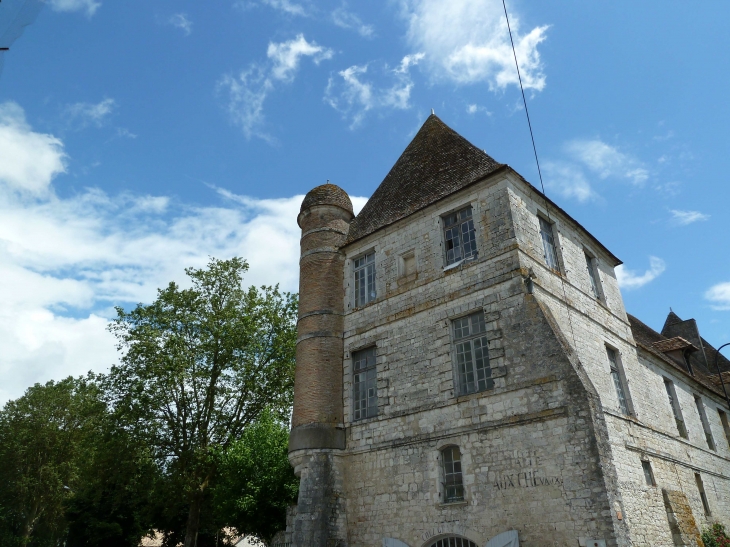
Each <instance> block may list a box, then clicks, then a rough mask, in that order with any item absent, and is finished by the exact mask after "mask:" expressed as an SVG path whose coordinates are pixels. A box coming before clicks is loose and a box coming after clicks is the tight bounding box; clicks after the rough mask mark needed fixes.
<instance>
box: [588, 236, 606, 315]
mask: <svg viewBox="0 0 730 547" xmlns="http://www.w3.org/2000/svg"><path fill="white" fill-rule="evenodd" d="M583 255H584V257H585V259H586V271H587V273H588V285H589V287H590V289H591V290H590V293H591V294H593V296H594V297H595V298H596V300H598V301H599V302H600V303H602V304H605V303H606V292H605V291H604V290H603V280H602V279H601V269H600V268H599V267H598V264H599V262H598V256H597V255H596V253H594V252H593V251H591V250H590V249H589V248H588V247H585V246H584V247H583Z"/></svg>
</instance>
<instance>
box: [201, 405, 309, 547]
mask: <svg viewBox="0 0 730 547" xmlns="http://www.w3.org/2000/svg"><path fill="white" fill-rule="evenodd" d="M288 442H289V429H288V427H286V426H285V425H284V424H282V423H281V422H280V421H278V420H277V419H276V418H275V416H274V415H273V414H272V413H270V412H265V413H263V414H262V415H261V418H259V420H258V421H256V422H255V423H254V424H252V425H250V426H249V427H247V428H246V430H245V431H244V432H243V435H242V436H241V438H240V439H238V440H237V441H235V442H234V443H232V444H231V445H230V446H229V447H228V449H227V450H225V451H224V452H221V453H220V455H219V465H218V477H217V479H216V484H215V486H214V487H213V500H214V506H215V512H216V516H217V518H218V519H221V521H222V522H224V523H225V525H226V526H231V527H233V528H235V529H236V530H237V531H238V532H239V533H240V534H245V535H253V536H256V537H258V538H259V539H261V540H263V541H265V542H266V544H267V545H269V544H270V542H271V539H272V537H273V536H274V534H276V533H277V532H279V531H280V530H283V529H284V525H285V523H286V508H287V506H289V505H291V504H292V503H295V502H296V499H297V493H298V491H299V480H298V479H297V478H296V476H295V475H294V471H293V469H292V467H291V465H290V464H289V459H288V457H287V445H288Z"/></svg>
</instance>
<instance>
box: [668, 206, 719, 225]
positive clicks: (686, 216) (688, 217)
mask: <svg viewBox="0 0 730 547" xmlns="http://www.w3.org/2000/svg"><path fill="white" fill-rule="evenodd" d="M669 212H670V213H671V214H672V222H673V223H674V224H678V225H680V226H686V225H687V224H692V223H693V222H699V221H702V220H709V219H710V215H706V214H704V213H700V212H699V211H680V210H678V209H670V210H669Z"/></svg>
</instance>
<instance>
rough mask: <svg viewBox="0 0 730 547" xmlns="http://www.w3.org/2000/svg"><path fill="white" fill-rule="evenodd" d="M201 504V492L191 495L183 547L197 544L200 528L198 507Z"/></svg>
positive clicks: (193, 546)
mask: <svg viewBox="0 0 730 547" xmlns="http://www.w3.org/2000/svg"><path fill="white" fill-rule="evenodd" d="M202 504H203V492H202V490H198V491H196V492H195V494H194V495H193V499H192V501H191V502H190V512H189V513H188V525H187V529H186V531H185V546H184V547H195V546H196V544H197V543H198V528H199V527H200V507H201V505H202Z"/></svg>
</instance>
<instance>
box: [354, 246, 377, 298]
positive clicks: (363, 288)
mask: <svg viewBox="0 0 730 547" xmlns="http://www.w3.org/2000/svg"><path fill="white" fill-rule="evenodd" d="M373 300H375V253H368V254H366V255H363V256H361V257H360V258H356V259H355V307H356V308H359V307H360V306H364V305H365V304H367V303H368V302H372V301H373Z"/></svg>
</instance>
